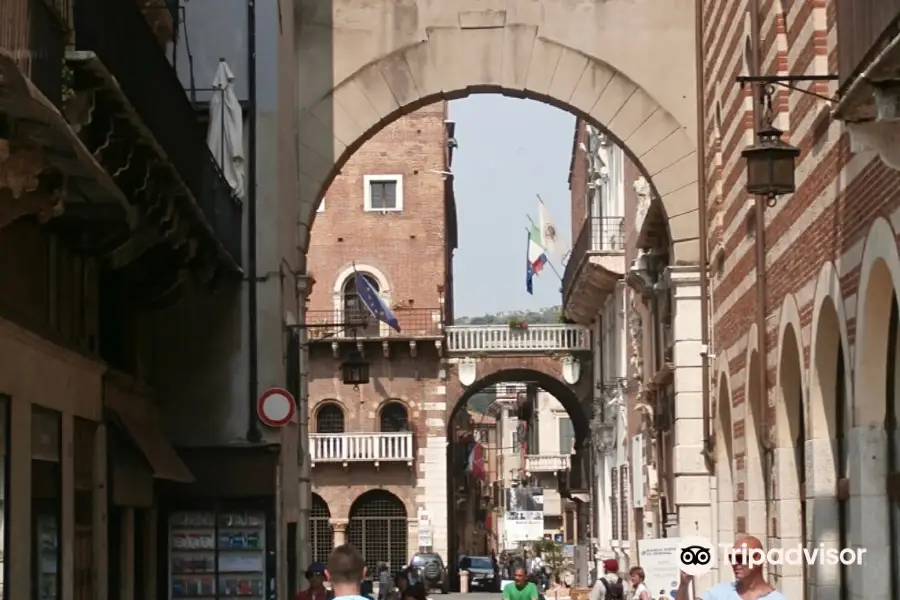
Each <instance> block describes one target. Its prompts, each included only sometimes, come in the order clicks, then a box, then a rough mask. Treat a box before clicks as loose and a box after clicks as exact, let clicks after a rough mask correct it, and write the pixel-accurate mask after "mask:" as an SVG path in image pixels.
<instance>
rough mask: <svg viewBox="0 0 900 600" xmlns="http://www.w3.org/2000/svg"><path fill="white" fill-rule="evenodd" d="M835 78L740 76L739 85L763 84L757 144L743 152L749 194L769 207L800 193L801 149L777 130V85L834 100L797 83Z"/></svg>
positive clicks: (814, 76)
mask: <svg viewBox="0 0 900 600" xmlns="http://www.w3.org/2000/svg"><path fill="white" fill-rule="evenodd" d="M835 79H837V76H836V75H757V76H741V77H738V78H737V82H738V83H740V84H741V87H743V86H744V85H745V84H752V85H762V86H763V89H762V90H761V91H762V93H761V95H760V103H761V104H762V105H763V114H762V123H761V127H760V129H759V130H758V131H757V132H756V143H755V144H753V145H752V146H749V147H747V148H745V149H744V151H743V152H741V156H742V157H743V158H744V160H745V161H746V162H747V191H748V192H750V193H751V194H754V195H757V196H762V197H764V198H765V199H766V204H768V205H769V206H770V207H771V206H775V203H776V202H777V201H778V196H784V195H785V194H793V193H794V192H795V191H796V190H797V186H796V182H795V172H796V162H797V157H799V156H800V149H799V148H795V147H794V146H791V145H790V144H788V143H787V142H785V141H784V140H782V139H781V136H782V135H783V133H784V132H783V131H781V130H780V129H778V128H777V127H775V111H774V109H773V108H772V98H773V96H774V95H775V86H776V85H779V86H782V87H785V88H787V89H790V90H794V91H796V92H800V93H802V94H806V95H809V96H814V97H816V98H820V99H823V100H827V101H831V100H832V99H831V98H827V97H825V96H821V95H819V94H816V93H815V92H812V91H810V90H805V89H801V88H798V87H796V84H798V83H810V82H817V81H834V80H835Z"/></svg>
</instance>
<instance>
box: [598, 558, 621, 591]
mask: <svg viewBox="0 0 900 600" xmlns="http://www.w3.org/2000/svg"><path fill="white" fill-rule="evenodd" d="M591 600H625V585H624V584H623V582H622V578H621V577H619V561H617V560H616V559H614V558H608V559H606V560H604V561H603V575H601V576H600V577H598V578H597V582H596V583H595V584H594V589H593V590H591Z"/></svg>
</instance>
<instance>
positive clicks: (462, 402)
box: [446, 368, 591, 565]
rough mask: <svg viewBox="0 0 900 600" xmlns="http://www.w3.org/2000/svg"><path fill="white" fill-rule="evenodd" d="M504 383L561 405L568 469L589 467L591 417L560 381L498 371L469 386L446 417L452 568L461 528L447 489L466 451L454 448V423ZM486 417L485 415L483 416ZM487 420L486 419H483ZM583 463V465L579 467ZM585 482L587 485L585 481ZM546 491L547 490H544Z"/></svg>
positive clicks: (538, 374) (527, 371) (529, 372)
mask: <svg viewBox="0 0 900 600" xmlns="http://www.w3.org/2000/svg"><path fill="white" fill-rule="evenodd" d="M505 383H520V384H527V385H533V386H535V387H536V388H538V389H539V390H542V391H544V392H547V393H548V394H549V395H550V396H552V397H553V398H555V399H556V400H557V401H558V402H559V404H560V405H562V407H563V409H564V410H565V412H566V414H567V415H568V416H569V420H570V422H571V427H572V431H571V433H572V437H573V444H572V448H573V449H574V453H573V454H572V458H571V467H570V468H571V469H572V470H576V469H581V468H582V466H583V467H585V468H586V467H587V466H588V464H587V463H588V461H587V460H582V459H583V458H584V457H587V456H588V455H589V450H588V449H587V448H585V445H584V442H585V441H586V440H588V439H589V436H590V420H591V419H590V414H589V411H588V410H586V408H585V404H583V403H582V402H581V401H580V399H579V397H578V395H577V394H576V392H575V391H574V390H573V389H572V388H571V387H570V386H568V385H567V384H565V383H563V382H562V381H560V380H559V379H556V378H555V377H552V376H551V375H549V374H547V373H544V372H542V371H537V370H534V369H524V368H523V369H499V370H497V371H494V372H491V373H489V374H487V375H485V376H484V377H481V378H480V379H477V380H476V381H475V382H473V383H472V385H470V386H468V387H466V388H465V389H464V391H463V393H462V394H461V395H459V397H458V398H457V399H456V401H455V402H454V404H453V405H452V408H451V409H450V411H449V413H448V418H447V423H448V427H447V444H448V452H447V476H448V486H447V503H446V506H447V521H446V522H447V525H448V534H449V537H450V539H449V540H448V542H449V546H448V548H449V557H448V563H449V564H451V565H455V564H456V561H457V560H458V558H459V557H458V554H459V543H458V542H459V540H457V539H454V535H455V534H457V532H458V530H459V529H460V527H461V525H460V524H459V523H457V521H458V518H457V511H456V501H457V496H456V494H455V491H456V490H455V489H454V487H453V486H452V485H450V483H451V481H452V480H453V479H454V475H455V474H456V473H458V472H459V467H460V465H459V464H456V463H458V461H460V460H462V459H463V456H464V455H465V451H464V450H465V449H462V450H461V449H460V448H457V443H456V439H455V437H454V432H455V427H454V426H453V424H454V423H456V422H457V417H458V416H459V415H460V413H461V412H462V411H463V410H464V409H466V408H467V407H469V403H470V400H472V399H473V398H475V397H476V395H477V394H479V393H480V392H483V391H485V390H488V389H490V388H491V387H493V386H496V385H498V384H505ZM489 412H492V413H493V414H499V411H496V410H494V411H489ZM484 414H487V413H484ZM486 418H487V417H486ZM582 463H583V465H582ZM499 477H500V475H499V474H498V478H499ZM585 481H588V480H587V479H585ZM545 489H547V488H545Z"/></svg>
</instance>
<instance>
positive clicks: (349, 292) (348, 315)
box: [341, 273, 381, 337]
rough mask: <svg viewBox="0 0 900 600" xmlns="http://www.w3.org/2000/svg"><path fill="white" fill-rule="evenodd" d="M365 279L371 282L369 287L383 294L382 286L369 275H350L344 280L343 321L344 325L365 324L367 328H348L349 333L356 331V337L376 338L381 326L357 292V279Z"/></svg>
mask: <svg viewBox="0 0 900 600" xmlns="http://www.w3.org/2000/svg"><path fill="white" fill-rule="evenodd" d="M358 276H359V277H364V278H365V280H366V281H368V282H369V285H371V286H372V289H374V290H375V291H376V292H378V293H379V294H380V293H381V286H380V285H378V280H377V279H375V278H374V277H372V276H371V275H369V274H368V273H359V274H358V275H357V274H355V273H354V274H353V275H350V277H348V278H347V279H345V280H344V285H343V287H342V288H341V300H342V309H343V312H344V315H343V319H341V320H342V321H343V322H344V323H349V324H359V323H365V326H364V327H363V326H359V325H357V326H356V327H352V328H351V327H348V333H349V334H351V335H352V334H353V333H354V330H355V333H356V335H358V336H365V337H375V336H377V335H378V333H379V331H380V324H379V322H378V320H377V319H376V318H375V317H373V316H372V314H371V313H370V312H369V309H368V308H366V305H365V303H363V301H362V299H361V298H360V297H359V294H358V293H357V292H356V278H357V277H358Z"/></svg>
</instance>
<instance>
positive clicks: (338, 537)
mask: <svg viewBox="0 0 900 600" xmlns="http://www.w3.org/2000/svg"><path fill="white" fill-rule="evenodd" d="M348 525H349V522H348V521H347V520H346V519H332V520H331V530H332V532H333V533H334V547H335V548H337V547H338V546H343V545H344V544H346V543H347V526H348Z"/></svg>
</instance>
